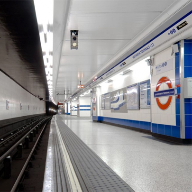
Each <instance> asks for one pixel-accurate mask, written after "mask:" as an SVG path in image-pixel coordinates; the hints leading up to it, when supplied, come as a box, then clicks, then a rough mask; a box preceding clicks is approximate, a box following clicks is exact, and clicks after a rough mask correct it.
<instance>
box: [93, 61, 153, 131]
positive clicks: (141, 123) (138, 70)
mask: <svg viewBox="0 0 192 192" xmlns="http://www.w3.org/2000/svg"><path fill="white" fill-rule="evenodd" d="M130 69H131V70H132V72H131V73H129V74H128V75H118V74H117V75H116V76H114V77H112V78H111V79H112V80H113V82H112V83H106V82H104V83H102V84H101V87H100V88H97V96H98V97H97V102H98V105H97V108H98V110H99V111H98V116H99V117H98V120H99V121H105V122H111V123H114V124H119V125H125V126H130V127H135V128H140V129H145V130H150V129H151V125H150V121H151V117H150V109H139V110H128V111H127V113H113V112H111V110H101V103H100V96H101V95H102V94H105V93H108V92H112V91H115V90H118V89H121V88H124V87H128V86H130V85H133V84H135V83H139V82H142V81H146V80H148V79H150V67H149V66H148V65H147V63H146V62H145V61H141V62H139V63H137V64H135V65H133V66H132V67H130ZM93 120H95V118H93Z"/></svg>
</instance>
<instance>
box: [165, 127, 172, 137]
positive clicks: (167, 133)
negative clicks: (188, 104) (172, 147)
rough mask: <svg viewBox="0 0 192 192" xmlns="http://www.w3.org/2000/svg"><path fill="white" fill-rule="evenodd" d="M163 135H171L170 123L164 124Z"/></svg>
mask: <svg viewBox="0 0 192 192" xmlns="http://www.w3.org/2000/svg"><path fill="white" fill-rule="evenodd" d="M165 135H167V136H171V135H172V126H171V125H165Z"/></svg>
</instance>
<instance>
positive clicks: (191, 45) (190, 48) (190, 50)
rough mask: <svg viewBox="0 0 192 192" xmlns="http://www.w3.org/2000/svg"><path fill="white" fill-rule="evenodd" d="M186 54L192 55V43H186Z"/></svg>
mask: <svg viewBox="0 0 192 192" xmlns="http://www.w3.org/2000/svg"><path fill="white" fill-rule="evenodd" d="M184 47H185V48H184V54H191V53H192V43H191V42H185V43H184Z"/></svg>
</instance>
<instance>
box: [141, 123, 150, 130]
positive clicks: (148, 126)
mask: <svg viewBox="0 0 192 192" xmlns="http://www.w3.org/2000/svg"><path fill="white" fill-rule="evenodd" d="M140 125H141V128H142V129H145V130H151V123H150V122H146V121H140Z"/></svg>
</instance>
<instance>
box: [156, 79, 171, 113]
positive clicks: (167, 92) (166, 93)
mask: <svg viewBox="0 0 192 192" xmlns="http://www.w3.org/2000/svg"><path fill="white" fill-rule="evenodd" d="M162 83H166V84H167V86H168V88H169V89H168V90H163V91H159V88H160V86H161V84H162ZM172 95H174V89H173V87H172V84H171V80H170V79H169V78H167V77H161V79H159V81H158V83H157V85H156V92H154V97H156V102H157V105H158V106H159V108H160V109H162V110H166V109H167V108H168V107H169V106H170V104H171V101H172ZM162 96H167V97H168V100H167V102H166V103H164V104H162V103H161V102H160V100H159V98H158V97H162Z"/></svg>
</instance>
